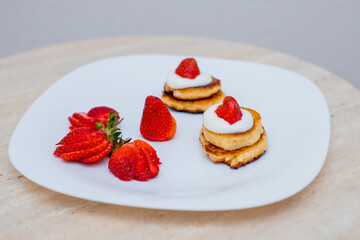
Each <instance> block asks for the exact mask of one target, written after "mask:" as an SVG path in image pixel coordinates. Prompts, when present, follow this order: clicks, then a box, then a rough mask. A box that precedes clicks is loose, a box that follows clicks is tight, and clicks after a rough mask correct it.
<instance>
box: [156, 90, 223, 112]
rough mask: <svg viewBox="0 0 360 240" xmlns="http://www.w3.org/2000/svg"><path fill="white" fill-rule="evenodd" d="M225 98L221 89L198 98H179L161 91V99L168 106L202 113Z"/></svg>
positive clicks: (183, 110)
mask: <svg viewBox="0 0 360 240" xmlns="http://www.w3.org/2000/svg"><path fill="white" fill-rule="evenodd" d="M224 98H225V94H224V93H223V91H221V90H219V91H218V92H216V93H215V94H214V95H212V96H210V97H207V98H202V99H199V100H181V99H176V98H174V97H173V96H172V95H171V94H170V93H167V92H163V95H162V96H161V99H162V100H163V102H164V103H165V104H166V105H167V106H168V107H169V108H172V109H174V110H177V111H182V112H190V113H202V112H205V111H206V109H208V108H209V107H211V106H212V105H214V104H216V103H221V102H222V101H223V99H224Z"/></svg>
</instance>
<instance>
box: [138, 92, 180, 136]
mask: <svg viewBox="0 0 360 240" xmlns="http://www.w3.org/2000/svg"><path fill="white" fill-rule="evenodd" d="M140 132H141V135H142V136H143V137H144V138H145V139H147V140H150V141H167V140H170V139H171V138H173V137H174V135H175V133H176V121H175V119H174V117H173V116H171V114H170V111H169V109H168V108H167V107H166V106H165V104H164V103H163V102H162V101H161V99H160V98H158V97H154V96H148V97H147V98H146V100H145V106H144V110H143V115H142V118H141V124H140Z"/></svg>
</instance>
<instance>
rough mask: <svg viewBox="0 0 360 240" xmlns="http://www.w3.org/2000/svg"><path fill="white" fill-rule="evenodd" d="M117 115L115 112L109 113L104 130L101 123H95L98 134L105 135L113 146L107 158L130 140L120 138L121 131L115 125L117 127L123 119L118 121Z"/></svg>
mask: <svg viewBox="0 0 360 240" xmlns="http://www.w3.org/2000/svg"><path fill="white" fill-rule="evenodd" d="M118 115H119V113H117V112H110V114H109V117H108V119H107V120H106V128H105V126H104V125H103V124H102V123H99V122H97V123H95V125H96V127H97V129H99V131H100V132H103V133H105V135H106V138H107V140H108V141H109V142H111V143H112V144H113V146H112V149H111V151H110V153H109V156H111V154H112V153H113V152H114V151H115V150H116V149H118V148H119V147H121V146H122V145H124V144H125V143H128V142H130V141H131V138H126V139H123V138H122V136H121V130H120V128H118V127H117V125H119V124H120V123H121V122H122V120H124V119H123V118H122V119H120V120H119V121H118Z"/></svg>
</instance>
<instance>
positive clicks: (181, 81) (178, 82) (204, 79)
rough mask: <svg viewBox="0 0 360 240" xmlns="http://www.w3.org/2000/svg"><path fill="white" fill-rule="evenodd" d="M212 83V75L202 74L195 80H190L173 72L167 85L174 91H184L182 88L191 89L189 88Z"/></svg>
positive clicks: (168, 78)
mask: <svg viewBox="0 0 360 240" xmlns="http://www.w3.org/2000/svg"><path fill="white" fill-rule="evenodd" d="M211 82H212V78H211V75H209V74H206V73H200V75H199V76H197V77H196V78H194V79H189V78H182V77H180V76H179V75H177V74H176V73H175V70H174V71H171V72H170V73H169V75H168V77H167V81H166V83H167V85H168V86H169V87H171V88H174V89H182V88H189V87H198V86H205V85H208V84H209V83H211Z"/></svg>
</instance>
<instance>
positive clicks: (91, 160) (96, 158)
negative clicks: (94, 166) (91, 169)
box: [80, 143, 112, 163]
mask: <svg viewBox="0 0 360 240" xmlns="http://www.w3.org/2000/svg"><path fill="white" fill-rule="evenodd" d="M111 148H112V143H108V146H107V147H106V149H105V150H104V151H102V152H101V153H99V154H97V155H94V156H92V157H89V158H83V159H80V161H82V162H84V163H94V162H98V161H100V160H102V159H104V158H105V157H106V156H107V155H109V153H110V151H111Z"/></svg>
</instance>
